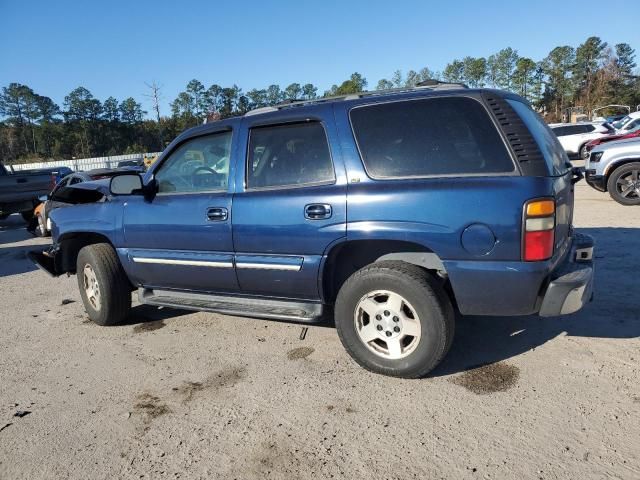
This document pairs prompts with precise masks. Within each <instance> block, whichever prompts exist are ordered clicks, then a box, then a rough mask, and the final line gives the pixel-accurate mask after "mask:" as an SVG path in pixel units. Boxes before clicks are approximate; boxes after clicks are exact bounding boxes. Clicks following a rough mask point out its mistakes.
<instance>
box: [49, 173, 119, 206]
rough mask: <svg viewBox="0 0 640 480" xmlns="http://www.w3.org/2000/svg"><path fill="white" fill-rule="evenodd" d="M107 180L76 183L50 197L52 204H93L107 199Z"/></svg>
mask: <svg viewBox="0 0 640 480" xmlns="http://www.w3.org/2000/svg"><path fill="white" fill-rule="evenodd" d="M109 182H110V179H109V178H105V179H102V180H94V181H91V182H82V183H76V184H75V185H69V186H67V187H63V188H61V189H59V190H58V191H57V192H56V193H55V195H53V196H52V197H51V200H52V201H54V202H64V203H70V204H81V203H94V202H99V201H102V200H105V199H107V198H108V197H109Z"/></svg>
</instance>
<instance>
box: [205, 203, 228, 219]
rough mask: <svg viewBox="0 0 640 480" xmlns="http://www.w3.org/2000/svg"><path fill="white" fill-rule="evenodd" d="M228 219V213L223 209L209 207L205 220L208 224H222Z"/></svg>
mask: <svg viewBox="0 0 640 480" xmlns="http://www.w3.org/2000/svg"><path fill="white" fill-rule="evenodd" d="M227 218H229V211H228V210H227V209H226V208H224V207H211V208H208V209H207V220H209V221H210V222H224V221H226V220H227Z"/></svg>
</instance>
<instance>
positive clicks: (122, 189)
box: [109, 173, 142, 195]
mask: <svg viewBox="0 0 640 480" xmlns="http://www.w3.org/2000/svg"><path fill="white" fill-rule="evenodd" d="M141 190H142V178H141V177H140V175H138V174H137V173H125V174H123V175H116V176H115V177H112V178H111V182H110V183H109V191H110V192H111V194H112V195H133V194H134V193H141V192H140V191H141Z"/></svg>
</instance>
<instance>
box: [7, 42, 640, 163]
mask: <svg viewBox="0 0 640 480" xmlns="http://www.w3.org/2000/svg"><path fill="white" fill-rule="evenodd" d="M636 66H637V64H636V57H635V50H634V49H633V48H632V47H631V46H630V45H629V44H627V43H619V44H616V45H613V46H610V45H608V44H607V43H606V42H604V41H603V40H602V39H600V38H599V37H589V38H588V39H587V40H586V41H585V42H584V43H582V44H580V45H579V46H578V47H576V48H574V47H572V46H567V45H564V46H558V47H556V48H554V49H553V50H551V52H549V54H548V55H547V56H546V57H545V58H543V59H541V60H538V61H535V60H533V59H531V58H528V57H522V56H520V55H519V54H518V52H517V51H516V50H514V49H512V48H510V47H508V48H504V49H502V50H500V51H499V52H497V53H495V54H493V55H490V56H489V57H487V58H484V57H469V56H468V57H464V58H462V59H454V60H453V61H451V62H450V63H448V64H447V65H446V67H445V68H444V70H442V71H441V72H440V71H432V70H430V69H429V68H428V67H424V68H422V69H419V70H409V71H408V72H407V73H406V74H403V73H402V72H401V71H399V70H397V71H395V72H393V74H392V75H391V77H390V78H388V79H387V78H383V79H381V80H380V81H378V83H377V85H376V89H377V90H388V89H393V88H410V87H414V86H416V85H417V84H418V83H420V82H422V81H424V80H427V79H437V80H442V81H446V82H456V83H465V84H467V85H468V86H470V87H474V88H478V87H491V88H500V89H504V90H509V91H512V92H515V93H518V94H520V95H522V96H523V97H525V98H527V99H528V100H529V101H530V102H531V103H532V105H533V106H534V107H535V108H536V109H537V110H538V111H539V112H541V113H542V114H543V115H544V116H545V117H546V119H547V120H548V121H558V120H561V119H562V117H563V114H564V113H566V111H567V109H568V108H569V107H581V108H582V109H583V111H584V112H585V113H587V114H588V113H589V112H591V110H592V109H593V108H595V107H597V106H603V105H606V104H611V103H617V104H624V105H630V106H631V107H632V109H635V106H636V105H638V104H640V77H639V76H638V74H637V71H636ZM147 87H148V89H149V90H148V93H147V94H146V95H145V97H147V98H148V100H149V104H150V105H151V115H150V117H147V112H146V111H144V110H143V108H142V104H141V103H139V102H138V101H137V100H136V99H134V98H133V97H129V98H125V99H123V100H118V99H116V98H114V97H109V98H107V99H106V100H104V101H103V102H101V101H100V100H99V99H97V98H95V97H94V96H93V95H92V93H91V92H90V91H89V90H88V89H86V88H84V87H78V88H76V89H74V90H72V91H71V92H70V93H69V94H68V95H67V96H65V98H64V101H63V104H62V107H60V106H58V105H57V104H56V103H55V102H54V101H53V100H52V99H51V98H49V97H46V96H43V95H40V94H39V93H36V92H35V91H34V90H33V89H31V88H30V87H28V86H27V85H21V84H19V83H11V84H9V85H8V86H5V87H3V88H2V91H1V92H0V118H1V119H2V121H0V158H2V159H3V160H4V161H5V162H20V161H22V162H26V161H34V160H40V159H64V158H73V157H76V158H80V157H92V156H106V155H118V154H123V153H134V152H143V151H160V150H162V149H163V148H164V147H165V146H166V144H167V143H168V142H169V141H170V140H171V139H173V138H174V137H175V136H176V135H177V134H179V133H180V132H181V131H183V130H184V129H186V128H189V127H192V126H195V125H198V124H200V123H202V122H203V121H204V120H205V119H209V120H215V119H220V118H227V117H230V116H234V115H242V114H244V113H246V112H247V111H249V110H251V109H254V108H260V107H266V106H270V105H276V104H278V103H282V102H285V101H293V100H312V99H315V98H318V97H327V96H334V95H347V94H351V93H357V92H361V91H366V89H367V87H368V82H367V80H366V78H365V77H363V76H362V75H361V74H360V73H357V72H356V73H353V74H352V75H351V76H350V77H349V78H348V79H346V80H344V81H343V82H341V83H339V84H335V85H332V86H331V88H329V89H328V90H326V91H324V92H322V93H319V92H318V87H316V86H315V85H313V84H312V83H305V84H300V83H292V84H290V85H288V86H286V87H284V88H283V87H281V86H279V85H276V84H274V85H269V86H268V87H266V88H261V89H257V88H253V89H251V90H248V91H246V92H245V91H243V90H242V88H240V87H239V86H237V85H232V86H226V87H225V86H221V85H218V84H213V85H210V86H208V87H207V86H205V85H204V84H203V83H202V82H200V81H199V80H196V79H194V80H191V81H190V82H189V83H188V84H187V85H186V87H185V89H184V91H182V92H179V93H178V95H177V96H176V98H175V99H174V100H173V101H172V102H171V103H170V109H171V110H170V112H162V111H161V103H162V98H163V96H162V86H161V85H158V84H157V83H155V82H153V83H151V84H147Z"/></svg>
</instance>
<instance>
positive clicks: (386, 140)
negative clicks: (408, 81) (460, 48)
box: [350, 97, 515, 179]
mask: <svg viewBox="0 0 640 480" xmlns="http://www.w3.org/2000/svg"><path fill="white" fill-rule="evenodd" d="M350 117H351V124H352V127H353V132H354V135H355V137H356V141H357V143H358V147H359V149H360V154H361V155H362V161H363V162H364V165H365V168H366V170H367V173H368V174H369V176H371V177H372V178H379V179H388V178H406V177H429V176H457V175H491V174H505V173H512V172H514V171H515V166H514V164H513V161H512V159H511V157H510V155H509V152H508V150H507V147H506V146H505V144H504V142H503V140H502V138H501V137H500V135H499V133H498V131H497V130H496V127H495V126H494V124H493V122H492V121H491V119H490V117H489V114H488V113H487V111H486V110H485V109H484V107H483V106H482V105H481V104H480V103H479V102H477V101H476V100H474V99H472V98H467V97H446V98H431V99H420V100H408V101H398V102H389V103H379V104H375V105H368V106H364V107H356V108H354V109H352V110H351V113H350Z"/></svg>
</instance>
